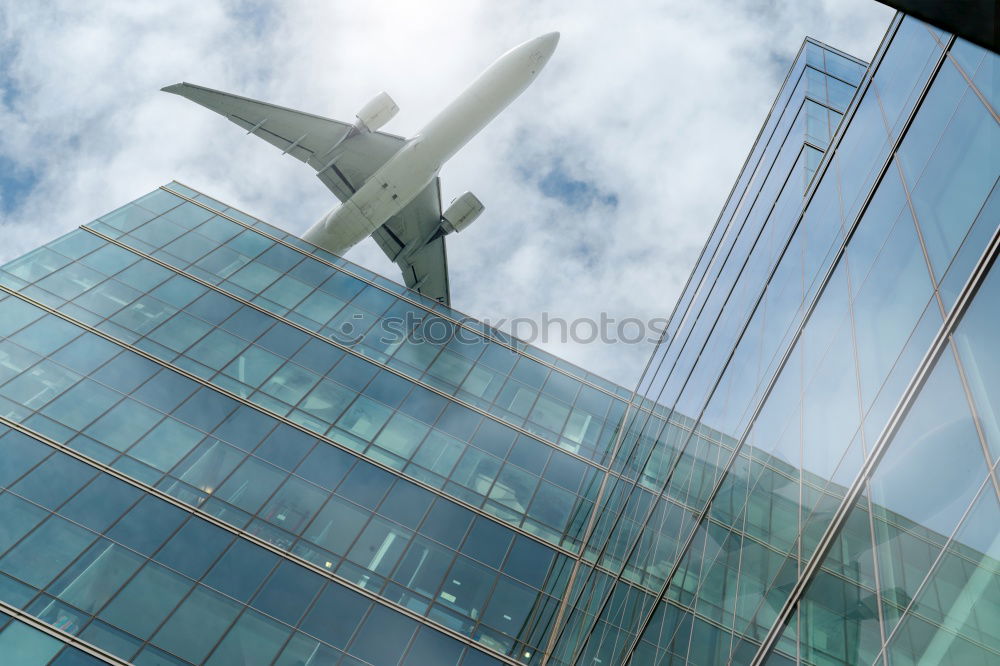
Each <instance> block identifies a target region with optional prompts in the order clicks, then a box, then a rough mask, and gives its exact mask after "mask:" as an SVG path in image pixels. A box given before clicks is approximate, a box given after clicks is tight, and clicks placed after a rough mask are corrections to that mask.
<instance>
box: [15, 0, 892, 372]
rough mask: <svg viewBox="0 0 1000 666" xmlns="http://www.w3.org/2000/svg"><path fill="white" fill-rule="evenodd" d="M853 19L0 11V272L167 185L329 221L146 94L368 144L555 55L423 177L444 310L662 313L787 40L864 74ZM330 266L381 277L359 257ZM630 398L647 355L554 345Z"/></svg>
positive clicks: (211, 5)
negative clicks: (447, 234)
mask: <svg viewBox="0 0 1000 666" xmlns="http://www.w3.org/2000/svg"><path fill="white" fill-rule="evenodd" d="M891 16H892V12H891V10H889V9H887V8H886V7H884V6H883V5H880V4H878V3H876V2H874V1H872V0H780V1H779V0H756V1H744V0H702V1H701V2H697V3H691V2H687V1H681V0H660V1H659V2H650V1H649V0H621V1H619V2H615V3H609V2H607V0H549V1H547V2H544V3H540V2H537V1H535V0H510V1H509V2H504V3H498V2H489V1H487V0H477V1H474V0H441V1H435V0H428V1H427V2H421V3H413V2H412V1H408V0H385V1H384V2H379V3H315V2H307V1H306V0H289V1H287V2H280V3H278V2H274V3H270V2H264V1H262V0H258V1H256V2H237V1H234V0H176V1H175V2H171V3H146V2H138V3H137V2H126V1H107V2H101V3H98V4H95V5H90V4H87V5H86V6H84V3H75V2H68V1H65V2H50V3H24V2H17V1H16V0H0V126H2V127H3V128H4V131H3V132H2V133H0V235H2V237H3V239H4V243H3V245H2V246H0V261H5V260H8V259H10V258H13V257H14V256H18V255H19V254H22V253H23V252H25V251H27V250H29V249H31V248H32V247H35V246H37V245H38V244H40V243H42V242H45V241H47V240H50V239H51V238H53V237H55V236H57V235H60V234H62V233H65V232H66V231H68V230H70V229H72V228H74V227H76V226H78V225H79V224H82V223H84V222H87V221H89V220H90V219H93V218H94V217H96V216H98V215H100V214H103V213H105V212H107V211H109V210H111V209H113V208H115V207H117V206H119V205H121V204H122V203H125V202H127V201H130V200H132V199H134V198H136V197H138V196H139V195H141V194H143V193H144V192H147V191H149V190H151V189H153V188H155V187H157V186H158V185H160V184H163V183H165V182H168V181H170V180H171V179H177V180H180V181H182V182H185V183H187V184H189V185H191V186H192V187H195V188H196V189H200V190H203V191H205V192H208V193H210V194H212V195H213V196H216V197H218V198H220V199H221V200H223V201H226V202H228V203H231V204H233V205H235V206H237V207H240V208H243V209H244V210H246V211H248V212H250V213H252V214H255V215H257V216H259V217H262V218H264V219H266V220H268V221H270V222H272V223H273V224H276V225H278V226H281V227H283V228H285V229H288V230H289V231H292V232H298V233H301V232H303V231H304V230H305V229H306V228H308V227H309V226H310V225H311V224H312V223H313V222H315V221H316V220H317V219H318V218H320V217H321V216H322V215H323V214H324V213H326V212H327V211H328V210H329V209H330V208H332V207H333V206H334V205H335V203H336V202H335V200H334V199H333V197H332V195H331V194H330V193H329V192H328V191H327V190H326V189H325V188H324V187H323V185H322V184H321V183H320V182H319V181H318V180H317V179H316V178H315V176H314V175H313V174H312V172H311V170H310V169H309V168H308V167H306V166H305V165H302V164H301V163H299V162H297V161H296V160H294V159H293V158H290V157H288V156H284V157H282V156H280V154H279V151H276V150H275V149H274V148H272V147H271V146H269V145H267V144H265V143H264V142H262V141H259V140H258V139H256V138H254V137H246V136H244V134H243V133H242V132H240V131H239V130H238V129H237V128H236V127H235V126H232V125H231V124H229V123H227V122H226V121H225V120H223V119H221V118H219V117H218V116H215V115H214V114H211V113H209V112H207V111H205V110H204V109H201V108H200V107H196V106H195V105H192V104H190V103H187V102H186V101H185V100H182V99H180V98H178V97H175V96H171V95H166V94H164V93H161V92H159V89H160V88H161V87H163V86H164V85H168V84H170V83H175V82H178V81H190V82H194V83H199V84H202V85H207V86H210V87H214V88H220V89H223V90H229V91H231V92H235V93H238V94H242V95H246V96H250V97H255V98H258V99H263V100H267V101H271V102H275V103H278V104H282V105H285V106H291V107H295V108H300V109H303V110H306V111H310V112H313V113H318V114H320V115H325V116H329V117H334V118H340V119H351V118H353V116H354V114H355V112H356V111H357V110H358V109H359V108H360V107H361V106H362V105H363V104H364V103H365V102H366V101H367V100H368V99H370V98H371V97H372V96H373V95H375V94H376V93H378V92H379V91H381V90H385V91H387V92H389V93H390V94H391V95H392V96H393V98H394V99H395V100H396V102H397V103H398V104H399V106H400V112H399V115H398V116H397V117H396V118H395V119H393V121H392V122H390V124H389V125H387V126H386V128H385V129H386V131H389V132H394V133H398V134H404V135H406V134H409V133H412V132H413V131H415V130H416V129H417V128H419V127H420V126H421V125H423V124H424V123H425V122H426V121H427V120H428V119H429V118H430V117H432V116H433V114H434V113H435V112H436V111H437V110H439V109H440V108H441V107H442V106H443V105H444V104H446V103H447V102H448V101H450V100H451V99H452V98H453V97H454V95H455V94H457V93H458V92H459V91H460V90H461V89H462V88H464V87H465V85H467V84H468V83H469V82H470V81H471V80H472V79H473V78H474V77H475V76H476V75H477V74H478V73H479V72H480V71H481V70H482V69H483V68H485V67H486V66H487V65H488V64H489V63H490V62H492V61H493V60H494V59H495V58H496V57H497V56H498V55H499V54H501V53H503V52H504V51H505V50H507V49H508V48H510V47H511V46H514V45H515V44H518V43H520V42H522V41H524V40H525V39H528V38H530V37H533V36H536V35H539V34H542V33H544V32H547V31H549V30H559V31H560V32H561V33H562V38H561V41H560V44H559V47H558V49H557V50H556V53H555V55H554V56H553V59H552V60H551V61H550V63H549V64H548V66H547V67H546V69H545V71H543V72H542V75H541V76H540V77H539V79H538V80H537V81H536V82H535V84H534V85H533V86H532V87H531V88H530V89H529V90H528V91H527V92H525V93H524V95H522V97H521V98H519V99H518V100H517V101H516V102H515V103H514V104H513V105H512V106H511V107H510V108H509V109H508V110H507V111H505V112H504V113H503V114H502V115H501V116H500V117H499V118H498V119H497V120H496V121H495V122H494V123H493V124H492V125H491V126H490V127H488V128H487V129H486V130H485V131H484V132H483V133H482V134H481V135H479V136H478V137H476V138H475V139H474V140H473V141H472V142H471V143H470V144H469V145H468V146H466V148H465V149H463V151H462V152H460V153H459V154H458V155H457V156H456V157H455V158H453V159H452V161H451V162H449V163H448V164H447V165H445V167H444V169H443V170H442V173H441V176H442V188H443V195H444V198H445V199H446V201H448V200H450V199H451V198H454V197H456V196H458V195H459V194H461V193H462V192H464V191H466V190H470V191H472V192H474V193H475V194H476V195H477V196H478V197H479V198H480V199H481V200H482V201H483V202H484V203H485V205H486V212H485V213H484V215H483V217H482V218H480V220H479V221H477V222H476V224H475V225H473V226H472V227H470V228H469V229H467V230H465V231H463V232H462V234H460V235H458V236H456V237H454V238H452V239H450V243H449V249H448V252H449V265H450V269H451V272H452V295H453V302H454V305H455V307H456V308H457V309H459V310H461V311H464V312H467V313H468V314H470V315H472V316H475V317H478V318H485V319H490V320H493V321H496V320H499V319H501V318H504V319H507V320H510V319H512V318H516V317H529V318H533V319H535V320H538V319H540V318H541V314H542V313H543V312H547V313H549V316H550V317H561V318H564V319H573V318H577V317H588V318H592V319H599V317H600V315H601V313H602V312H603V313H605V314H606V316H610V317H614V318H616V319H619V320H620V319H623V318H625V317H639V318H642V319H649V318H652V317H662V316H665V315H666V314H668V313H669V311H670V309H671V308H672V307H673V304H674V302H675V301H676V299H677V296H678V293H679V290H680V288H681V287H682V285H683V284H684V281H685V279H686V278H687V275H688V273H689V272H690V270H691V267H692V264H693V262H694V260H695V258H696V257H697V255H698V251H699V250H700V248H701V245H702V244H703V243H704V240H705V238H706V236H707V234H708V231H709V230H710V229H711V227H712V225H713V224H714V222H715V219H716V217H717V215H718V212H719V210H720V209H721V208H722V205H723V203H724V198H725V196H726V195H727V194H728V192H729V189H730V187H731V186H732V183H733V181H734V180H735V178H736V176H737V173H738V170H739V168H740V166H741V165H742V163H743V161H744V159H745V157H746V154H747V152H748V151H749V149H750V146H751V144H752V141H753V139H754V137H755V136H756V134H757V131H758V130H759V128H760V126H761V124H762V123H763V121H764V118H765V115H766V113H767V111H768V109H769V108H770V105H771V103H772V101H773V99H774V96H775V94H776V92H777V89H778V86H779V85H780V83H781V81H782V79H783V78H784V75H785V71H786V69H787V67H788V65H789V63H790V61H791V58H792V57H793V56H794V54H795V52H796V51H797V50H798V48H799V45H800V44H801V42H802V39H803V38H804V37H805V36H806V35H810V36H813V37H815V38H817V39H820V40H822V41H826V42H828V43H830V44H832V45H834V46H837V47H839V48H841V49H843V50H845V51H848V52H850V53H853V54H855V55H857V56H859V57H861V58H869V57H870V56H871V55H872V53H873V52H874V50H875V48H876V47H877V45H878V42H879V41H880V39H881V37H882V35H883V33H884V31H885V29H886V27H887V26H888V23H889V20H890V19H891ZM347 256H348V258H350V259H352V260H354V261H356V262H358V263H361V264H363V265H366V266H369V267H371V268H373V269H374V270H377V271H379V272H382V273H384V274H386V275H388V276H389V277H391V278H393V279H398V276H397V273H396V269H395V267H394V266H393V265H392V264H390V263H388V261H387V260H386V259H385V258H384V257H383V256H382V255H381V253H380V252H379V250H378V249H377V247H376V246H375V244H374V243H373V242H365V243H362V244H360V245H358V246H357V247H356V248H354V249H352V250H351V252H350V253H349V254H348V255H347ZM545 346H546V348H547V349H549V350H550V351H552V352H553V353H556V354H558V355H560V356H563V357H565V358H567V359H569V360H571V361H574V362H576V363H579V364H581V365H584V366H586V367H588V368H590V369H593V370H594V371H596V372H599V373H600V374H603V375H605V376H607V377H609V378H611V379H613V380H616V381H619V382H621V383H623V384H625V385H629V386H631V385H632V384H633V383H634V381H635V379H636V377H637V376H638V374H639V372H640V371H641V368H642V364H643V363H644V362H645V360H646V357H647V356H648V354H649V351H650V348H649V346H648V345H615V346H611V345H601V344H589V345H578V344H572V343H566V344H561V343H549V344H548V345H545Z"/></svg>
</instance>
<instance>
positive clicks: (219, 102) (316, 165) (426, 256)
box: [163, 83, 450, 305]
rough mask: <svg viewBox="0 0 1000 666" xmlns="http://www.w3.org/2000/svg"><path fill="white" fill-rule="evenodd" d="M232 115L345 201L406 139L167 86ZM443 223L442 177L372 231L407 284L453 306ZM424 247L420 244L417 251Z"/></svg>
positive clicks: (242, 99) (207, 91)
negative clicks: (311, 171) (312, 171)
mask: <svg viewBox="0 0 1000 666" xmlns="http://www.w3.org/2000/svg"><path fill="white" fill-rule="evenodd" d="M163 90H164V91H165V92H169V93H173V94H175V95H180V96H181V97H185V98H187V99H189V100H191V101H192V102H195V103H197V104H200V105H201V106H204V107H205V108H207V109H210V110H212V111H215V112H216V113H218V114H220V115H222V116H225V117H226V118H228V119H229V120H231V121H232V122H234V123H236V124H237V125H239V126H240V127H242V128H243V129H245V130H247V133H248V134H255V135H257V136H259V137H260V138H262V139H264V140H265V141H267V142H268V143H270V144H271V145H273V146H275V147H277V148H280V149H281V151H282V154H284V153H288V154H289V155H292V156H293V157H295V158H296V159H298V160H301V161H302V162H305V163H306V164H308V165H309V166H311V167H312V168H313V169H315V170H316V175H317V177H318V178H319V179H320V180H321V181H322V182H323V184H324V185H326V186H327V188H329V189H330V191H332V192H333V193H334V195H336V197H337V198H338V199H339V200H340V201H346V200H347V199H349V198H350V197H351V195H352V194H354V192H356V191H357V189H358V188H359V187H361V186H362V185H363V184H364V182H365V181H366V180H368V178H370V177H371V175H372V174H373V173H375V172H376V171H377V170H378V169H379V167H381V166H382V165H383V164H385V163H386V162H387V161H389V159H390V158H391V157H392V156H393V155H395V154H396V152H397V151H399V149H400V148H402V147H403V144H405V143H406V139H404V138H403V137H400V136H396V135H393V134H386V133H384V132H359V131H358V130H357V129H356V128H355V127H354V125H352V124H351V123H345V122H341V121H338V120H332V119H330V118H323V117H322V116H316V115H313V114H311V113H303V112H302V111H296V110H294V109H288V108H285V107H282V106H277V105H274V104H268V103H266V102H259V101H257V100H253V99H249V98H246V97H240V96H238V95H231V94H229V93H226V92H222V91H219V90H212V89H211V88H204V87H202V86H196V85H193V84H190V83H178V84H175V85H172V86H167V87H166V88H163ZM440 224H441V192H440V186H439V181H438V179H437V178H435V179H434V181H433V182H431V184H430V185H428V186H427V187H426V188H425V189H424V190H423V191H422V192H421V193H420V194H419V195H417V197H416V199H414V200H413V201H412V202H411V203H410V204H409V205H407V206H406V207H405V208H404V209H403V210H401V211H400V212H399V214H398V215H396V216H395V217H393V218H391V219H390V220H389V221H388V222H386V223H385V225H383V226H382V228H381V229H378V230H377V231H375V233H373V234H372V237H373V238H374V239H375V241H376V242H377V243H378V245H379V247H380V248H382V251H383V252H385V254H386V256H388V257H389V258H390V259H391V260H393V261H394V262H395V263H396V264H397V265H398V266H399V268H400V270H402V272H403V280H404V282H405V283H406V286H407V287H410V288H411V289H414V290H416V291H419V292H420V293H422V294H424V295H425V296H428V297H430V298H433V299H435V300H437V301H438V302H441V303H444V304H446V305H448V304H449V303H450V294H449V289H448V260H447V255H446V253H445V247H444V236H443V235H441V236H440V237H435V234H436V233H437V232H438V230H439V229H440ZM415 248H419V249H415Z"/></svg>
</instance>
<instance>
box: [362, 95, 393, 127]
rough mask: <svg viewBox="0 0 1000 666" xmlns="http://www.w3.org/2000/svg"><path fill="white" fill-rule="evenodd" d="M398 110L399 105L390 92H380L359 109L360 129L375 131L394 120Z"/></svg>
mask: <svg viewBox="0 0 1000 666" xmlns="http://www.w3.org/2000/svg"><path fill="white" fill-rule="evenodd" d="M398 111H399V107H398V106H396V102H394V101H393V100H392V98H391V97H389V94H388V93H385V92H380V93H379V94H377V95H375V97H373V98H372V99H371V101H370V102H368V103H367V104H365V105H364V106H363V107H361V110H360V111H358V116H357V118H358V124H359V125H360V126H361V127H360V129H366V130H368V131H369V132H374V131H375V130H377V129H379V128H381V127H382V126H383V125H385V124H386V123H387V122H389V121H390V120H392V118H393V116H395V115H396V113H397V112H398Z"/></svg>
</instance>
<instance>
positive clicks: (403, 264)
mask: <svg viewBox="0 0 1000 666" xmlns="http://www.w3.org/2000/svg"><path fill="white" fill-rule="evenodd" d="M372 238H374V239H375V242H376V243H378V245H379V247H380V248H382V251H383V252H385V254H386V256H387V257H389V259H391V260H392V261H394V262H395V263H396V265H397V266H399V269H400V270H401V271H402V272H403V281H404V282H405V283H406V286H407V287H409V288H410V289H413V290H414V291H419V292H420V293H421V294H423V295H424V296H427V297H428V298H433V299H434V300H436V301H438V302H439V303H444V304H445V305H450V304H451V293H450V290H449V286H448V254H447V252H446V251H445V243H444V233H443V232H442V231H441V185H440V179H438V178H435V179H434V180H433V181H431V183H430V185H428V186H427V187H425V188H424V189H423V191H422V192H421V193H420V194H418V195H417V197H416V198H415V199H414V200H413V201H411V202H410V203H409V204H408V205H407V206H406V207H405V208H403V210H401V211H399V213H398V214H397V215H395V216H394V217H391V218H389V220H388V221H387V222H386V223H385V224H384V225H382V227H381V228H380V229H378V230H376V231H375V233H373V234H372Z"/></svg>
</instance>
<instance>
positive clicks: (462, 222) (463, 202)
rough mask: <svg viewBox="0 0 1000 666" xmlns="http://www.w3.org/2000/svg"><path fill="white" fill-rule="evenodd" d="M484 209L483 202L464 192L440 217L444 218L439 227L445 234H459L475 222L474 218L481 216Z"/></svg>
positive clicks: (470, 193)
mask: <svg viewBox="0 0 1000 666" xmlns="http://www.w3.org/2000/svg"><path fill="white" fill-rule="evenodd" d="M485 208H486V207H485V206H483V202H481V201H480V200H479V199H477V198H476V195H475V194H473V193H472V192H466V193H465V194H463V195H462V196H460V197H458V198H457V199H455V200H454V201H452V202H451V205H450V206H448V210H446V211H445V212H444V214H443V215H442V216H441V217H443V218H444V219H443V220H442V222H441V227H442V228H443V229H444V232H445V233H446V234H450V233H452V232H459V231H461V230H462V229H465V228H466V227H467V226H469V225H470V224H472V223H473V222H475V221H476V218H478V217H479V216H480V215H482V214H483V210H485Z"/></svg>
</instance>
